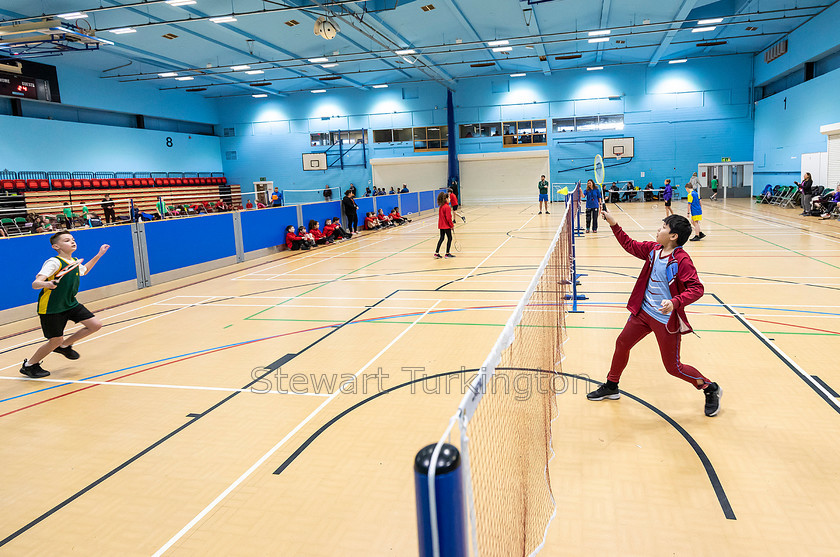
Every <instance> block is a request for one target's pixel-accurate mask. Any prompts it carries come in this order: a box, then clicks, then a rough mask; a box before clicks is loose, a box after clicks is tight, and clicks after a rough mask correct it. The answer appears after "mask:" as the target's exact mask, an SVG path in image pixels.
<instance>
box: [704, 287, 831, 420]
mask: <svg viewBox="0 0 840 557" xmlns="http://www.w3.org/2000/svg"><path fill="white" fill-rule="evenodd" d="M708 294H709V295H710V296H712V297H713V298H714V299H715V300H717V301H718V303H719V304H720V305H721V306H723V307H724V308H726V311H728V312H729V313H730V314H732V316H733V317H735V319H737V320H738V322H739V323H741V325H743V326H744V327H745V328H746V329H747V330H748V331H749V332H751V333H752V334H753V336H754V337H755V338H757V339H758V340H759V341H760V342H761V344H763V345H764V346H766V347H767V348H768V349H769V350H770V352H772V353H773V354H775V355H776V357H777V358H779V359H780V360H781V361H782V362H784V364H785V365H786V366H787V367H788V368H789V369H790V370H791V371H792V372H793V373H795V374H796V376H797V377H799V378H800V379H802V381H803V382H804V383H805V384H806V385H808V387H810V388H811V390H812V391H814V392H815V393H817V394H818V395H819V396H820V398H821V399H823V400H824V401H826V402H827V403H828V405H829V406H831V408H832V409H833V410H834V411H835V412H837V413H838V414H840V407H838V404H837V401H835V400H832V398H831V396H830V395H828V394H827V393H825V392H824V391H823V390H822V389H820V388H819V387H818V385H817V384H816V383H815V382H814V381H812V380H810V376H809V375H807V374H805V373H803V372H802V371H800V369H799V368H798V367H797V366H796V365H795V364H794V363H793V361H792V360H791V359H790V358H789V357H788V356H786V355H785V354H783V353H782V352H781V351H780V350H779V349H778V348H776V345H775V344H773V343H771V342H770V341H768V340H767V339H766V338H765V337H763V336H762V335H760V334H758V333H757V332H756V329H755V328H754V327H753V326H752V325H750V323H749V322H748V321H747V320H746V319H744V318H743V316H741V314H740V313H738V312H736V311H733V310H732V309H731V308H730V307H729V305H728V304H726V302H724V301H723V300H721V299H720V297H719V296H718V295H717V294H711V293H708Z"/></svg>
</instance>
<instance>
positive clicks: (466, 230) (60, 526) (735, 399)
mask: <svg viewBox="0 0 840 557" xmlns="http://www.w3.org/2000/svg"><path fill="white" fill-rule="evenodd" d="M675 206H676V207H675V208H676V210H677V212H678V213H682V212H684V210H685V204H684V203H675ZM536 210H537V209H536V206H535V205H530V206H525V205H520V206H513V205H506V206H478V207H467V208H465V209H464V214H465V215H466V216H467V218H468V222H467V224H466V225H463V226H459V227H458V229H457V230H456V235H457V236H458V237H459V238H460V241H461V243H462V246H463V251H462V252H460V253H457V254H456V255H457V256H458V257H457V258H456V259H452V260H440V261H438V260H433V259H432V258H431V253H432V251H433V248H434V243H435V241H436V239H437V230H436V224H437V219H436V218H428V217H427V218H422V219H416V220H415V221H414V222H413V223H411V224H409V225H406V226H403V227H400V228H398V229H394V230H390V231H385V232H380V233H375V234H370V235H365V236H363V237H362V238H359V239H354V240H351V241H347V242H343V243H340V244H335V245H333V246H328V247H322V248H319V249H317V250H315V251H312V252H308V253H299V252H295V253H285V252H284V253H281V254H278V255H275V256H271V257H267V258H264V259H261V260H257V261H252V262H249V263H247V264H244V265H241V266H237V267H234V268H228V269H222V270H218V271H214V272H211V273H205V274H202V275H197V276H194V277H191V278H189V279H183V280H180V281H176V282H172V283H167V284H163V285H159V286H155V287H153V288H150V289H145V290H143V291H140V292H137V293H133V294H131V295H124V296H119V297H115V298H110V299H108V300H103V301H99V302H94V303H91V304H90V306H89V307H91V308H92V309H94V311H95V312H96V313H97V315H99V316H100V317H102V318H103V319H104V322H105V324H106V325H105V327H103V329H102V330H101V331H100V332H99V333H98V334H97V335H95V336H93V337H91V338H90V339H86V340H85V341H83V342H81V343H79V345H78V346H77V348H78V350H79V352H81V354H82V358H81V359H80V360H77V361H70V360H64V359H63V358H61V357H60V356H58V355H51V356H50V357H49V358H47V359H46V360H45V362H44V367H45V368H46V369H49V370H50V371H52V375H51V376H50V377H49V378H47V379H46V380H30V379H26V378H24V377H23V376H21V375H20V374H19V373H18V371H17V369H18V367H19V366H20V362H21V361H22V359H23V358H24V357H27V356H28V355H29V354H30V353H31V352H32V351H33V346H34V344H36V343H38V342H40V341H41V338H40V332H39V331H32V330H31V329H32V328H33V327H34V326H36V322H35V320H34V319H32V320H27V321H24V322H18V323H14V324H11V325H5V326H3V327H0V337H5V338H3V340H2V341H0V462H2V464H3V470H2V483H1V484H0V516H2V519H0V525H2V530H0V544H2V545H0V553H5V554H14V555H21V554H66V553H70V552H74V553H77V554H81V555H90V554H121V555H151V554H155V553H158V554H162V553H165V554H174V555H208V554H210V555H253V554H270V555H413V554H416V551H417V549H416V548H417V540H416V525H415V524H416V521H415V511H414V485H413V470H412V460H413V457H414V454H415V453H416V452H417V450H419V449H420V448H421V447H422V446H424V445H426V444H428V443H431V442H434V441H436V440H437V439H438V438H439V436H440V434H441V432H442V430H443V428H444V427H445V425H446V423H447V421H448V419H449V417H450V416H451V415H452V414H453V412H454V410H455V408H456V406H457V404H458V401H459V400H460V398H461V393H462V389H463V388H464V387H463V382H462V381H461V380H460V379H458V376H455V377H456V380H454V381H452V382H449V383H444V382H441V383H439V384H437V385H435V383H434V382H430V381H419V382H415V383H412V384H410V385H406V383H408V382H410V381H411V380H412V379H417V378H419V377H421V376H422V375H423V374H436V373H441V372H446V371H454V370H458V369H461V368H462V367H464V368H467V369H470V368H476V367H478V366H479V365H480V364H481V362H482V361H483V360H484V358H485V356H486V354H487V352H488V351H489V349H490V347H491V346H492V345H493V343H494V342H495V340H496V337H497V336H498V334H499V332H500V330H501V327H502V325H503V324H504V322H505V321H506V320H507V318H508V316H509V314H510V312H511V309H512V307H513V305H515V304H516V302H517V301H518V299H519V297H520V295H521V292H522V291H523V290H524V289H525V288H526V286H527V284H528V282H529V281H530V279H531V277H532V275H533V273H534V270H535V269H536V266H537V264H538V263H539V261H540V259H541V258H542V255H543V253H544V251H545V249H546V247H547V246H548V243H549V242H550V239H551V238H552V237H553V235H554V232H555V229H556V226H557V225H558V224H559V222H560V217H561V209H560V207H559V206H558V205H557V204H554V210H553V211H552V214H551V215H537V214H536ZM704 210H705V214H706V219H705V220H704V226H705V227H706V229H705V230H706V233H707V234H708V237H707V238H706V239H705V240H703V241H702V242H694V243H691V244H689V245H688V246H687V247H688V249H689V251H690V253H691V255H692V258H693V259H694V261H695V264H696V265H697V268H698V269H699V272H700V276H701V279H702V280H703V281H704V283H705V286H706V295H705V296H704V297H703V298H702V299H701V300H699V301H698V302H697V303H695V304H694V305H692V306H691V307H690V310H691V311H690V312H689V317H690V319H691V321H692V324H693V326H694V328H695V329H696V330H697V332H698V334H699V336H700V338H698V337H696V336H693V335H691V336H689V337H687V338H685V339H684V341H683V360H684V361H686V362H689V363H692V364H694V365H695V366H697V367H698V368H700V369H701V370H702V371H703V372H704V373H705V374H706V375H707V376H709V377H711V378H712V379H713V380H715V381H717V382H718V383H720V385H721V386H722V388H723V390H724V395H723V400H722V410H721V412H720V414H719V415H718V416H717V417H715V418H706V417H705V416H704V415H703V397H702V395H701V394H700V393H698V392H696V391H694V390H693V389H692V388H691V387H690V386H689V385H688V384H686V383H684V382H682V381H679V380H677V379H674V378H672V377H671V376H669V375H668V374H667V373H666V372H665V371H664V370H663V369H662V366H661V363H660V361H659V356H658V350H657V348H656V344H655V341H654V340H653V339H652V338H648V339H645V340H644V341H642V342H641V343H640V344H639V345H638V346H637V347H636V349H635V350H634V351H633V354H632V356H631V362H630V365H629V367H628V369H627V370H626V372H625V375H624V377H623V379H622V382H621V388H622V389H623V391H624V392H625V396H623V397H622V398H621V400H618V401H602V402H597V403H595V402H588V401H586V399H585V396H584V394H585V391H586V390H587V389H588V388H590V385H589V384H587V383H586V382H585V381H584V380H579V381H577V382H572V384H571V387H572V388H570V389H569V390H568V391H566V392H564V393H563V394H561V395H559V397H558V407H559V417H558V419H557V420H556V421H555V424H554V430H553V433H554V448H555V451H556V456H555V457H554V459H553V460H552V462H551V477H552V487H553V491H554V494H555V498H556V500H557V504H558V509H557V517H556V519H555V520H554V522H553V523H552V525H551V527H550V529H549V532H548V537H547V544H546V547H545V549H544V551H543V553H542V554H543V555H593V554H602V555H666V554H667V555H672V554H673V555H721V554H723V555H759V554H760V555H789V554H792V553H796V554H807V555H837V554H838V553H840V540H838V538H837V535H836V525H837V524H838V523H840V498H838V497H837V495H836V494H837V492H838V490H840V473H838V470H840V445H838V443H837V442H836V441H837V437H838V432H840V406H839V405H838V399H837V398H836V393H832V392H830V391H827V389H826V388H825V387H824V386H823V385H827V386H828V389H830V388H831V387H833V388H834V389H840V325H838V315H840V227H838V226H837V224H836V223H834V222H831V223H829V222H825V221H823V222H817V221H815V220H813V219H808V220H805V219H804V218H801V217H798V216H795V212H794V211H793V210H789V211H784V210H779V209H776V208H766V207H756V206H752V205H750V204H749V203H748V202H747V201H746V200H734V201H729V202H727V203H725V204H724V203H716V204H713V203H711V202H709V201H708V200H705V202H704ZM613 211H614V213H615V214H616V215H617V218H618V219H619V222H620V223H621V224H622V225H623V226H624V228H625V230H627V231H628V232H629V233H630V234H631V235H632V236H634V237H636V238H638V239H649V238H651V233H652V232H653V231H654V230H655V229H656V228H657V227H658V225H659V222H660V220H661V218H662V216H663V215H662V213H663V208H662V206H661V204H660V205H657V206H656V207H654V204H653V203H648V204H642V203H635V204H623V205H622V206H621V208H620V209H613ZM94 249H95V247H94V246H81V248H80V254H79V255H80V256H85V255H84V254H85V253H87V252H88V251H92V250H94ZM577 249H578V261H579V265H580V268H579V271H581V272H584V273H586V274H587V275H588V276H586V277H584V278H583V279H582V290H583V292H584V293H585V294H586V295H587V296H588V299H587V300H586V301H584V302H582V303H581V308H582V309H583V310H584V313H579V314H570V315H568V316H567V320H566V322H567V325H568V327H569V335H570V340H569V342H567V343H566V349H567V359H566V361H565V362H564V367H563V369H564V372H566V373H569V374H574V375H578V376H587V377H591V378H592V379H593V380H602V379H603V376H604V375H605V374H606V371H607V369H608V367H609V360H610V357H611V354H612V346H613V343H614V340H615V337H616V335H617V334H618V331H619V330H620V328H621V327H622V325H623V323H624V321H625V320H626V317H627V313H626V311H625V310H624V309H623V307H624V304H625V302H626V299H627V296H628V294H629V291H630V289H631V288H632V285H633V282H634V280H635V277H636V276H637V273H638V270H639V268H640V267H641V262H640V261H638V260H635V259H633V258H632V257H630V256H629V255H626V254H624V252H623V251H622V250H621V249H620V247H619V246H618V245H617V243H616V242H615V240H614V239H613V238H612V235H611V234H610V232H609V229H608V227H607V226H606V225H605V223H603V222H602V223H601V229H600V230H599V232H598V233H597V234H590V235H587V236H586V237H583V238H580V239H579V241H578V243H577ZM33 272H34V270H33ZM93 272H95V270H94V271H93ZM33 311H34V293H33ZM812 376H819V378H820V381H821V382H822V383H820V381H817V380H815V379H813V377H812ZM400 385H403V386H400ZM278 387H279V389H280V390H283V391H285V392H284V393H279V392H278ZM389 388H393V390H390V391H386V390H387V389H389ZM383 391H386V392H385V393H384V394H381V395H380V393H382V392H383ZM377 395H380V396H377ZM278 472H279V473H278Z"/></svg>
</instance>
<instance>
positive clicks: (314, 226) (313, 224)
mask: <svg viewBox="0 0 840 557" xmlns="http://www.w3.org/2000/svg"><path fill="white" fill-rule="evenodd" d="M309 233H310V234H312V237H313V238H315V243H316V244H332V243H333V241H332V240H331V239H329V238H327V237H326V236H324V233H323V232H321V225H320V224H318V221H317V220H314V219H313V220H310V221H309Z"/></svg>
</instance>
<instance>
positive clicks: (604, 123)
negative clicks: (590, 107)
mask: <svg viewBox="0 0 840 557" xmlns="http://www.w3.org/2000/svg"><path fill="white" fill-rule="evenodd" d="M552 126H553V128H554V133H564V132H587V131H599V130H601V131H603V130H623V129H624V114H606V115H601V116H577V117H574V118H555V119H554V120H553V121H552Z"/></svg>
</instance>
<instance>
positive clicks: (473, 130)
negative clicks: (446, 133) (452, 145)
mask: <svg viewBox="0 0 840 557" xmlns="http://www.w3.org/2000/svg"><path fill="white" fill-rule="evenodd" d="M479 135H480V133H479V125H478V124H461V128H460V135H459V137H460V138H461V139H469V138H471V137H479Z"/></svg>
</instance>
